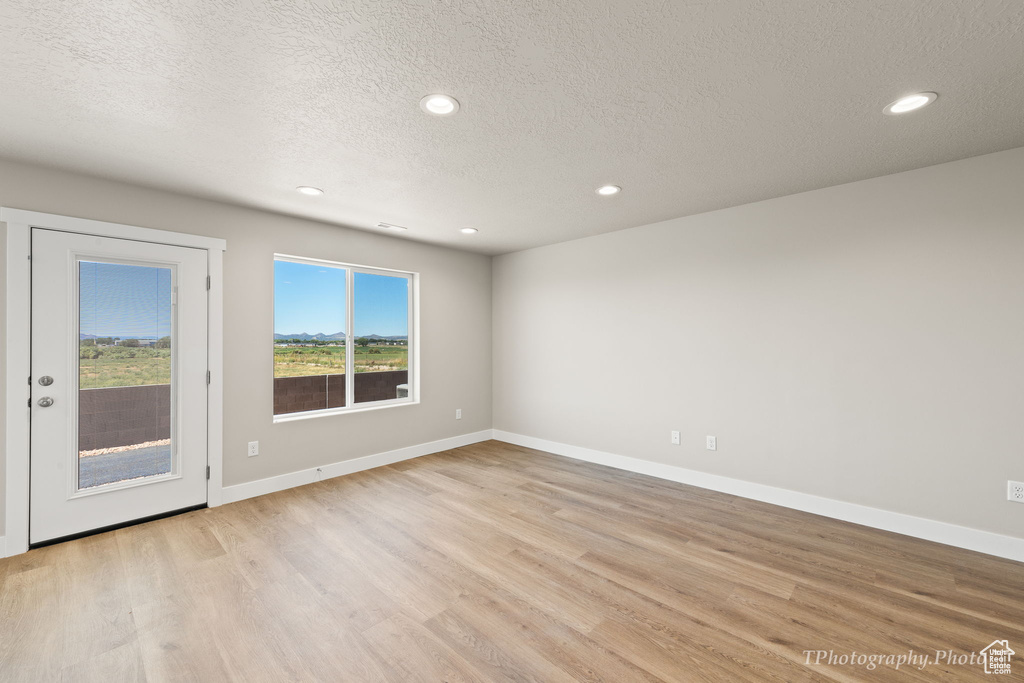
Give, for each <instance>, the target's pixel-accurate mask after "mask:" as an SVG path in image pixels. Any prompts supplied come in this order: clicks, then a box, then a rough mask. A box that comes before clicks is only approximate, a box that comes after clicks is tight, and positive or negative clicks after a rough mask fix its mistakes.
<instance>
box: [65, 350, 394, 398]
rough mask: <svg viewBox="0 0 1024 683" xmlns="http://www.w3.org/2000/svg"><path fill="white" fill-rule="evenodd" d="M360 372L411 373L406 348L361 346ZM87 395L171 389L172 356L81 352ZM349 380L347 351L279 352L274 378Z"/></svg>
mask: <svg viewBox="0 0 1024 683" xmlns="http://www.w3.org/2000/svg"><path fill="white" fill-rule="evenodd" d="M355 353H356V356H355V366H356V367H355V370H356V372H385V371H388V370H408V369H409V347H407V346H357V347H356V349H355ZM78 355H79V359H80V360H79V363H80V366H79V386H80V387H81V388H82V389H100V388H103V387H137V386H141V385H145V384H170V382H171V350H170V349H153V348H126V347H122V346H82V347H81V348H80V349H79V354H78ZM343 374H345V347H344V346H315V347H305V346H300V347H294V346H292V347H287V346H286V347H275V348H274V377H305V376H308V375H343Z"/></svg>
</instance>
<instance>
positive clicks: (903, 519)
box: [493, 429, 1024, 562]
mask: <svg viewBox="0 0 1024 683" xmlns="http://www.w3.org/2000/svg"><path fill="white" fill-rule="evenodd" d="M493 431H494V438H495V439H497V440H498V441H505V442H507V443H511V444H515V445H517V446H525V447H527V448H535V449H537V450H540V451H547V452H548V453H554V454H556V455H564V456H567V457H570V458H575V459H576V460H585V461H587V462H593V463H597V464H599V465H607V466H608V467H615V468H617V469H620V470H628V471H630V472H637V473H639V474H646V475H648V476H651V477H658V478H659V479H668V480H669V481H676V482H679V483H681V484H690V485H691V486H698V487H700V488H704V489H711V490H712V491H720V492H722V493H728V494H731V495H734V496H740V497H742V498H752V499H753V500H759V501H762V502H765V503H772V504H773V505H781V506H782V507H787V508H792V509H794V510H802V511H804V512H812V513H814V514H816V515H822V516H824V517H831V518H833V519H841V520H843V521H846V522H853V523H854V524H862V525H864V526H869V527H872V528H875V529H884V530H885V531H892V532H895V533H897V534H903V535H904V536H913V537H915V538H922V539H925V540H928V541H935V542H936V543H942V544H945V545H951V546H955V547H957V548H966V549H967V550H975V551H977V552H979V553H985V554H987V555H995V556H997V557H1005V558H1007V559H1010V560H1016V561H1017V562H1024V538H1015V537H1013V536H1003V535H1001V534H994V533H992V532H990V531H981V530H979V529H971V528H968V527H963V526H958V525H956V524H948V523H946V522H937V521H935V520H932V519H924V518H922V517H914V516H913V515H906V514H903V513H900V512H890V511H888V510H879V509H878V508H872V507H867V506H865V505H857V504H855V503H844V502H842V501H839V500H833V499H831V498H822V497H821V496H815V495H812V494H809V493H800V492H798V491H790V490H788V489H780V488H776V487H774V486H767V485H765V484H756V483H754V482H750V481H742V480H740V479H732V478H731V477H723V476H720V475H717V474H709V473H707V472H698V471H696V470H690V469H686V468H684V467H677V466H675V465H665V464H663V463H658V462H651V461H650V460H641V459H640V458H632V457H629V456H626V455H617V454H615V453H606V452H604V451H597V450H593V449H590V448H582V447H580V446H571V445H569V444H564V443H558V442H557V441H547V440H546V439H538V438H535V437H532V436H523V435H522V434H513V433H511V432H505V431H502V430H500V429H495V430H493Z"/></svg>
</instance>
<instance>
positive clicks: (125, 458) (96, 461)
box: [78, 444, 171, 489]
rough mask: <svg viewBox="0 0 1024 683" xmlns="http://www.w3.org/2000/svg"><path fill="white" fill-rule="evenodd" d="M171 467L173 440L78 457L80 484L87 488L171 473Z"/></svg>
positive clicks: (80, 486)
mask: <svg viewBox="0 0 1024 683" xmlns="http://www.w3.org/2000/svg"><path fill="white" fill-rule="evenodd" d="M170 471H171V446H170V444H161V445H159V446H148V447H141V448H136V449H133V450H130V451H121V452H120V453H108V454H106V455H90V456H88V457H85V458H79V459H78V486H79V488H83V489H85V488H89V487H91V486H102V485H103V484H110V483H112V482H115V481H125V480H126V479H138V478H139V477H151V476H153V475H156V474H167V473H168V472H170Z"/></svg>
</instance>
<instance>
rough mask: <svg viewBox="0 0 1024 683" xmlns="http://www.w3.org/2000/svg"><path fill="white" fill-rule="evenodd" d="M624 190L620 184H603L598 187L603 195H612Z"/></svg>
mask: <svg viewBox="0 0 1024 683" xmlns="http://www.w3.org/2000/svg"><path fill="white" fill-rule="evenodd" d="M620 192H622V188H621V187H619V186H618V185H602V186H601V187H599V188H597V193H598V194H599V195H601V196H602V197H611V196H612V195H613V194H618V193H620Z"/></svg>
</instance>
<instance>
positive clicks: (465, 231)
mask: <svg viewBox="0 0 1024 683" xmlns="http://www.w3.org/2000/svg"><path fill="white" fill-rule="evenodd" d="M459 232H461V233H462V234H464V235H472V234H473V233H475V232H480V231H479V230H477V229H476V228H462V229H461V230H459Z"/></svg>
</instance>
